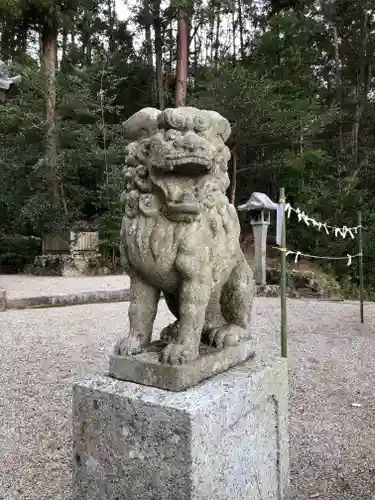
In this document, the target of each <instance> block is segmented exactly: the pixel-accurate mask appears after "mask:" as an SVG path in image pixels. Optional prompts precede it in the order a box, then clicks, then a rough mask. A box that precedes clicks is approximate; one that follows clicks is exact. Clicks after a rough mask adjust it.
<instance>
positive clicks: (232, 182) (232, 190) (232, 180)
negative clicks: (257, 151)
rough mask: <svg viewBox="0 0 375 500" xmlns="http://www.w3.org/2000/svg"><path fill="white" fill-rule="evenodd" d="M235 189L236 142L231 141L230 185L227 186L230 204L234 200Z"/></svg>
mask: <svg viewBox="0 0 375 500" xmlns="http://www.w3.org/2000/svg"><path fill="white" fill-rule="evenodd" d="M236 189H237V149H236V144H235V143H233V146H232V172H231V176H230V187H229V201H230V202H231V203H232V205H234V204H235V201H236Z"/></svg>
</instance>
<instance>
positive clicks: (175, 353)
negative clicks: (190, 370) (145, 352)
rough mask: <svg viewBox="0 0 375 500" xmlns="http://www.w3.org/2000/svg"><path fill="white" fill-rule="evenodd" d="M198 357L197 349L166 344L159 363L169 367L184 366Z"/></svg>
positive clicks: (183, 345)
mask: <svg viewBox="0 0 375 500" xmlns="http://www.w3.org/2000/svg"><path fill="white" fill-rule="evenodd" d="M197 357H198V349H197V348H195V347H193V346H191V345H186V344H168V345H167V347H165V349H164V350H163V351H162V353H161V356H160V361H161V362H162V363H166V364H169V365H184V364H186V363H189V362H191V361H194V360H195V359H196V358H197Z"/></svg>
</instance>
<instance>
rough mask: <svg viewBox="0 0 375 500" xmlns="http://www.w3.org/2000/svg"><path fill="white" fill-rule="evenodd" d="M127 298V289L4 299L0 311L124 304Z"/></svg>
mask: <svg viewBox="0 0 375 500" xmlns="http://www.w3.org/2000/svg"><path fill="white" fill-rule="evenodd" d="M129 296H130V294H129V289H122V290H108V291H107V290H101V291H96V292H79V293H74V294H67V295H41V296H39V297H25V298H22V299H7V298H5V307H3V308H1V304H2V302H1V301H0V311H1V310H5V309H34V308H42V307H62V306H73V305H79V304H97V303H100V302H126V301H128V300H129ZM5 297H6V296H5ZM3 304H4V301H3Z"/></svg>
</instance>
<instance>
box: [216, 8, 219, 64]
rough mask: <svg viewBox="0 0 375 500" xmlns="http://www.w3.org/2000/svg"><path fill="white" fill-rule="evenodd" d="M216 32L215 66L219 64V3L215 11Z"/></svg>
mask: <svg viewBox="0 0 375 500" xmlns="http://www.w3.org/2000/svg"><path fill="white" fill-rule="evenodd" d="M215 31H216V33H215V68H217V67H218V65H219V49H220V5H219V6H218V8H217V12H216V30H215Z"/></svg>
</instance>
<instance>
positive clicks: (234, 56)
mask: <svg viewBox="0 0 375 500" xmlns="http://www.w3.org/2000/svg"><path fill="white" fill-rule="evenodd" d="M236 29H237V26H236V6H235V4H234V3H233V10H232V44H233V61H234V62H236Z"/></svg>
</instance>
